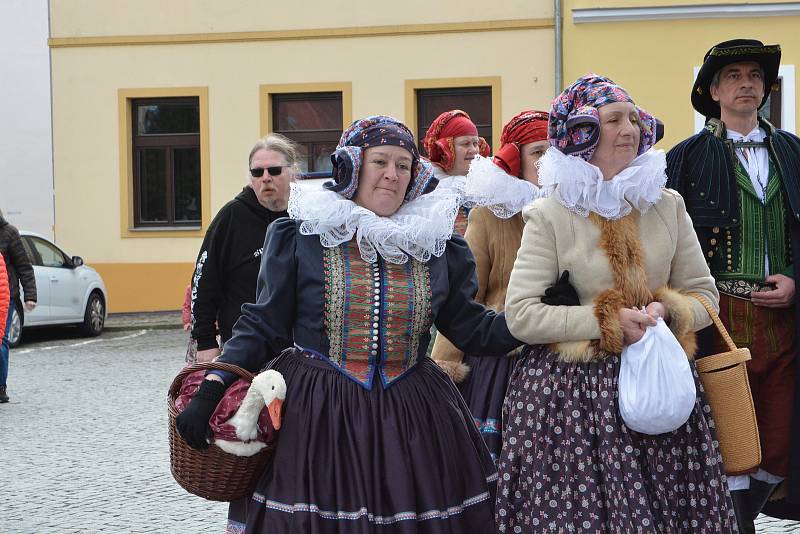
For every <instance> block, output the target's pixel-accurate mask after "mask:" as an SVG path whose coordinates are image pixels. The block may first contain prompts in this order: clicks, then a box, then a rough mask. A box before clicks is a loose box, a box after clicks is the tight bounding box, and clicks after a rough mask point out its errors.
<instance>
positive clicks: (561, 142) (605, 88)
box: [547, 74, 663, 161]
mask: <svg viewBox="0 0 800 534" xmlns="http://www.w3.org/2000/svg"><path fill="white" fill-rule="evenodd" d="M613 102H630V103H633V99H632V98H631V97H630V95H628V93H627V91H625V89H623V88H622V87H620V86H619V85H617V84H615V83H614V82H613V81H611V80H610V79H608V78H605V77H603V76H598V75H597V74H587V75H586V76H583V77H581V78H578V79H577V81H576V82H575V83H573V84H572V85H571V86H569V87H567V88H566V89H565V90H564V92H563V93H561V94H560V95H558V96H557V97H556V99H555V100H553V106H552V108H551V109H550V124H549V127H548V132H547V135H548V137H549V138H550V144H551V145H553V146H554V147H556V148H558V149H559V150H561V152H563V153H564V154H567V155H572V156H578V157H581V158H583V159H585V160H587V161H588V160H590V159H591V158H592V155H593V154H594V151H595V149H596V148H597V143H598V142H599V140H600V114H599V113H598V111H597V109H598V108H600V107H602V106H605V105H606V104H611V103H613ZM636 111H637V112H638V113H639V120H640V125H639V126H640V128H641V131H642V132H641V135H640V136H639V151H638V155H641V154H644V153H645V152H647V150H648V149H650V147H652V146H653V145H654V144H656V141H658V139H659V137H657V135H656V134H657V132H659V122H658V120H657V119H656V118H655V117H653V116H652V115H650V114H649V113H647V112H646V111H645V110H643V109H642V108H640V107H639V106H636ZM660 131H662V132H663V128H662V129H661V130H660Z"/></svg>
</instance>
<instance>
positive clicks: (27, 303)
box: [25, 300, 36, 311]
mask: <svg viewBox="0 0 800 534" xmlns="http://www.w3.org/2000/svg"><path fill="white" fill-rule="evenodd" d="M34 308H36V301H35V300H26V301H25V309H26V310H28V311H33V309H34Z"/></svg>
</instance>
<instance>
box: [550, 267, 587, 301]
mask: <svg viewBox="0 0 800 534" xmlns="http://www.w3.org/2000/svg"><path fill="white" fill-rule="evenodd" d="M542 302H543V303H544V304H547V305H548V306H580V304H581V301H580V299H579V298H578V292H577V291H575V288H574V287H572V284H570V283H569V271H564V272H563V273H561V277H560V278H559V279H558V282H556V283H555V285H553V286H551V287H548V288H547V289H545V290H544V296H543V297H542Z"/></svg>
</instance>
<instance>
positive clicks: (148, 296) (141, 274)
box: [92, 263, 194, 313]
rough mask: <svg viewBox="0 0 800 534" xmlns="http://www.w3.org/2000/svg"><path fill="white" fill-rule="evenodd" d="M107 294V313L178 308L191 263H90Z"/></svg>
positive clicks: (188, 277)
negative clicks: (101, 278) (100, 277)
mask: <svg viewBox="0 0 800 534" xmlns="http://www.w3.org/2000/svg"><path fill="white" fill-rule="evenodd" d="M92 267H93V268H95V269H96V270H97V272H99V273H100V275H101V276H102V277H103V281H104V282H105V284H106V289H107V290H108V294H109V302H108V311H109V313H123V312H143V311H145V312H146V311H165V310H178V309H180V308H181V307H182V306H183V298H184V295H185V294H186V286H187V285H188V284H189V282H190V280H191V278H192V272H193V270H194V263H93V264H92Z"/></svg>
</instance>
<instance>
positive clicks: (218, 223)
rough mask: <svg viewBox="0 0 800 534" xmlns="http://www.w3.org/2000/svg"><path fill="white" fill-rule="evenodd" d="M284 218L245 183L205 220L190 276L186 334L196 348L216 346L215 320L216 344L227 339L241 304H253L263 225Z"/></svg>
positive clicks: (265, 229)
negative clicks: (205, 228)
mask: <svg viewBox="0 0 800 534" xmlns="http://www.w3.org/2000/svg"><path fill="white" fill-rule="evenodd" d="M287 216H288V214H287V213H286V212H285V211H270V210H268V209H267V208H265V207H264V206H262V205H261V204H259V203H258V199H257V198H256V194H255V192H254V191H253V189H252V188H250V187H249V186H246V187H245V188H244V189H243V190H242V192H241V193H239V194H238V195H236V198H234V199H233V200H231V201H230V202H228V203H227V204H225V205H224V206H223V207H222V209H220V210H219V212H218V213H217V216H216V217H214V220H213V221H211V225H210V226H209V227H208V231H207V232H206V236H205V239H203V245H202V246H201V247H200V253H199V254H198V255H197V263H196V264H195V270H194V275H193V276H192V324H193V327H192V337H193V338H194V339H196V340H197V350H205V349H212V348H215V347H217V346H218V345H217V340H216V334H217V327H216V326H215V324H214V323H215V322H216V323H217V325H218V327H219V334H220V336H221V337H222V342H223V343H224V342H225V341H227V340H228V339H230V337H231V330H232V329H233V325H234V324H235V323H236V320H237V319H238V318H239V315H241V310H242V304H244V303H246V302H255V297H256V281H257V279H258V269H259V266H260V262H261V253H262V251H263V247H264V237H265V236H266V233H267V227H268V226H269V225H270V224H271V223H272V222H273V221H274V220H276V219H279V218H281V217H287Z"/></svg>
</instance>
